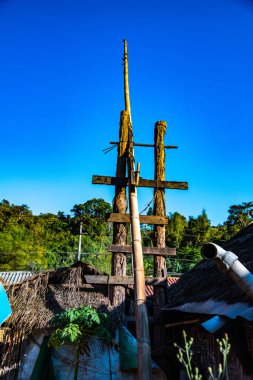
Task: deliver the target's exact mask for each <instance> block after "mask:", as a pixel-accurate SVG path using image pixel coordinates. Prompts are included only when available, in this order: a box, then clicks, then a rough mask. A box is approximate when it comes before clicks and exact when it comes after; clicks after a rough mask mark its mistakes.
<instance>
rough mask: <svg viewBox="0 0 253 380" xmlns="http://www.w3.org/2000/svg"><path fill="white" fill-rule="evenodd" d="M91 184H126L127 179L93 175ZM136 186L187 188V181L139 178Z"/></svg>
mask: <svg viewBox="0 0 253 380" xmlns="http://www.w3.org/2000/svg"><path fill="white" fill-rule="evenodd" d="M92 184H93V185H114V186H128V185H129V180H128V178H120V177H109V176H101V175H93V176H92ZM138 187H152V188H161V189H178V190H188V182H177V181H159V180H154V179H143V178H140V179H139V183H138Z"/></svg>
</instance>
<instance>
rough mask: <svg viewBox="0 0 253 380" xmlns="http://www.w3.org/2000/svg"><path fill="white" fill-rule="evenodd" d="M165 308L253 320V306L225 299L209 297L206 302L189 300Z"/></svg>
mask: <svg viewBox="0 0 253 380" xmlns="http://www.w3.org/2000/svg"><path fill="white" fill-rule="evenodd" d="M163 310H178V311H182V312H185V313H194V314H195V313H196V314H210V315H221V316H225V317H229V318H232V319H234V318H237V317H242V318H245V319H247V320H249V321H252V320H253V307H252V306H251V305H249V304H247V303H243V302H236V303H232V304H227V303H226V302H224V301H215V300H211V299H209V300H207V301H205V302H189V303H185V304H183V305H179V306H174V307H168V306H165V307H164V308H163Z"/></svg>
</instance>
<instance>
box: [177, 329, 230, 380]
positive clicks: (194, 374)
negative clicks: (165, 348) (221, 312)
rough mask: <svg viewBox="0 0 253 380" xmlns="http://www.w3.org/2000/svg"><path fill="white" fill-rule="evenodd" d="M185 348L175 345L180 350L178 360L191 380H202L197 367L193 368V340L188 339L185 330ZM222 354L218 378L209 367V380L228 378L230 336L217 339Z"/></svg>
mask: <svg viewBox="0 0 253 380" xmlns="http://www.w3.org/2000/svg"><path fill="white" fill-rule="evenodd" d="M183 339H184V347H180V346H179V345H178V344H177V343H174V347H176V348H178V353H177V358H178V361H179V362H180V363H181V364H182V365H183V367H184V368H185V370H186V373H187V376H188V379H189V380H202V378H203V376H202V375H201V374H200V372H199V369H198V368H197V367H195V368H193V365H192V357H193V351H192V345H193V338H190V339H188V338H187V335H186V332H185V331H184V330H183ZM217 343H218V345H219V349H220V353H221V355H222V364H221V363H220V364H219V366H218V378H215V377H214V375H213V371H212V368H211V367H208V372H209V374H210V377H209V380H225V379H226V378H227V358H228V354H229V351H230V344H229V342H228V336H227V334H225V336H224V338H222V339H221V340H219V339H217Z"/></svg>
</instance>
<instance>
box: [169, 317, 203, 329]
mask: <svg viewBox="0 0 253 380" xmlns="http://www.w3.org/2000/svg"><path fill="white" fill-rule="evenodd" d="M199 322H200V320H199V319H191V320H190V321H180V322H174V323H166V325H164V327H165V328H166V329H168V328H171V327H177V326H184V325H191V324H196V323H199Z"/></svg>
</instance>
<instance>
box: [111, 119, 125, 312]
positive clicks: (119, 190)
mask: <svg viewBox="0 0 253 380" xmlns="http://www.w3.org/2000/svg"><path fill="white" fill-rule="evenodd" d="M128 127H129V114H128V112H126V111H122V112H121V115H120V131H119V144H118V158H117V170H116V177H119V178H125V177H126V165H127V142H128ZM126 209H127V198H126V187H125V186H120V185H117V186H116V187H115V197H114V202H113V212H115V213H119V214H125V213H126ZM126 243H127V227H126V223H113V244H115V245H119V246H125V245H126ZM112 275H113V276H125V275H126V255H125V254H124V253H120V252H117V253H113V255H112ZM125 293H126V292H125V287H124V286H113V287H112V295H111V302H112V304H113V305H114V306H118V307H119V311H120V315H121V318H122V319H124V314H125V308H124V306H125Z"/></svg>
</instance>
